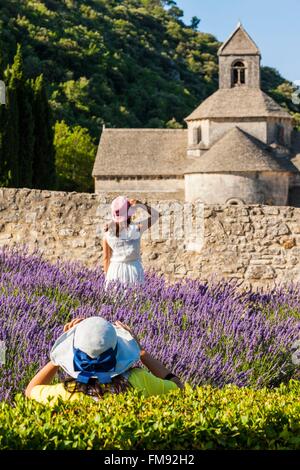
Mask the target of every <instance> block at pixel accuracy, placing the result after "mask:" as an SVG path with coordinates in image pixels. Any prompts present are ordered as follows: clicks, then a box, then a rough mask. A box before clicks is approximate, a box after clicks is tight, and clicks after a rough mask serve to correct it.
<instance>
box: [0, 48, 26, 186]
mask: <svg viewBox="0 0 300 470" xmlns="http://www.w3.org/2000/svg"><path fill="white" fill-rule="evenodd" d="M20 65H21V64H20V61H19V56H18V55H16V56H15V60H14V63H13V65H12V67H11V68H10V67H8V68H7V69H6V71H5V78H6V83H8V85H7V91H6V105H5V109H3V113H2V123H3V132H2V149H1V150H2V168H1V170H2V183H3V184H4V185H5V186H13V187H18V186H19V108H18V85H19V80H20V77H21V70H20ZM2 106H4V105H2Z"/></svg>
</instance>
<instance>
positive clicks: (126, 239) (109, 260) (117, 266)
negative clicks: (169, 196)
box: [103, 196, 159, 286]
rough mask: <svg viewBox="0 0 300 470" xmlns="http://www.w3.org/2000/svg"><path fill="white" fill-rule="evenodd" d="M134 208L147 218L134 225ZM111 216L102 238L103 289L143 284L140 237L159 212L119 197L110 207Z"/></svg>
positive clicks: (155, 219) (133, 200)
mask: <svg viewBox="0 0 300 470" xmlns="http://www.w3.org/2000/svg"><path fill="white" fill-rule="evenodd" d="M137 207H142V208H144V209H145V210H146V211H147V212H148V214H149V217H148V218H147V219H145V220H143V221H141V222H139V223H133V222H132V220H131V216H132V215H133V213H134V212H135V209H136V208H137ZM111 213H112V221H111V222H110V223H109V224H108V225H107V226H106V227H105V234H104V237H103V269H104V272H105V285H106V286H107V285H108V283H109V282H111V281H119V282H121V283H122V284H125V285H130V284H134V283H143V282H144V269H143V265H142V262H141V252H140V242H141V235H142V233H143V232H144V231H145V230H147V229H148V228H150V227H151V225H153V224H154V223H155V222H156V221H157V220H158V218H159V212H158V211H157V210H155V209H154V208H153V207H150V206H148V205H147V204H143V203H141V202H140V201H137V200H135V199H127V198H126V197H123V196H119V197H117V198H116V199H114V200H113V202H112V204H111Z"/></svg>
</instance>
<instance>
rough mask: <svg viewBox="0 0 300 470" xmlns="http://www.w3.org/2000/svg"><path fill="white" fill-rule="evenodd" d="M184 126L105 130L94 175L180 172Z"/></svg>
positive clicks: (160, 174) (170, 174) (182, 165)
mask: <svg viewBox="0 0 300 470" xmlns="http://www.w3.org/2000/svg"><path fill="white" fill-rule="evenodd" d="M186 149H187V130H186V129H104V130H103V132H102V135H101V139H100V142H99V147H98V152H97V156H96V160H95V164H94V168H93V173H92V175H93V176H120V177H122V176H126V175H127V176H168V175H169V176H172V175H178V176H180V175H183V174H184V168H185V162H186Z"/></svg>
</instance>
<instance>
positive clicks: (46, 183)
mask: <svg viewBox="0 0 300 470" xmlns="http://www.w3.org/2000/svg"><path fill="white" fill-rule="evenodd" d="M33 116H34V126H35V142H34V155H33V181H32V182H33V187H34V188H38V189H55V185H56V174H55V149H54V144H53V139H54V132H53V127H52V124H53V118H52V113H51V109H50V106H49V103H48V99H47V94H46V89H45V85H44V79H43V75H40V76H39V77H37V78H36V80H35V81H34V100H33Z"/></svg>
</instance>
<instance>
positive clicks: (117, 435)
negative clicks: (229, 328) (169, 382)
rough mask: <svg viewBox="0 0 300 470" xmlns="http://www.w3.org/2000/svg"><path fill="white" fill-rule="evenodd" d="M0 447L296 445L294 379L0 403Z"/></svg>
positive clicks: (298, 389)
mask: <svg viewBox="0 0 300 470" xmlns="http://www.w3.org/2000/svg"><path fill="white" fill-rule="evenodd" d="M0 423H1V425H0V426H1V429H0V449H74V448H75V449H107V450H108V449H152V450H153V449H155V450H160V449H168V450H174V449H176V450H179V449H185V450H195V449H300V384H299V382H296V381H291V382H290V383H289V384H288V385H284V386H283V385H282V386H281V387H279V388H277V389H274V390H268V389H261V390H251V389H246V388H238V387H235V386H226V387H224V388H223V389H220V390H219V389H214V388H212V387H210V386H205V387H198V388H197V389H195V390H192V389H191V388H190V387H186V390H185V391H184V392H181V391H180V390H178V391H175V392H172V393H170V394H168V395H165V396H163V397H151V398H148V399H145V398H144V397H141V396H140V395H138V393H136V392H128V393H126V394H124V395H118V396H116V395H109V396H107V397H106V398H105V399H104V400H102V401H101V402H99V403H94V402H92V401H91V400H90V399H88V398H84V399H83V400H82V401H80V402H73V403H63V402H60V403H57V405H55V406H53V407H50V406H43V405H41V404H38V403H36V402H34V401H30V400H26V399H25V398H24V397H21V396H17V397H16V400H15V404H14V405H13V406H11V405H9V404H7V403H4V402H2V403H1V404H0Z"/></svg>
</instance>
